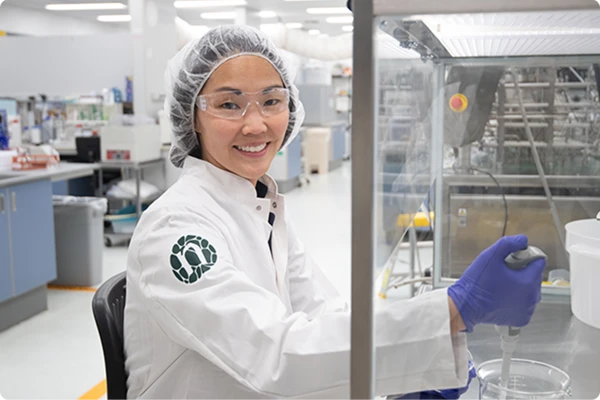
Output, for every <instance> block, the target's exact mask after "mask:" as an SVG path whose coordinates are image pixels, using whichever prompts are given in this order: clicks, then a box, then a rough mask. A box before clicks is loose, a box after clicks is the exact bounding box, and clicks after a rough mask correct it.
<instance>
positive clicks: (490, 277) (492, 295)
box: [448, 235, 546, 332]
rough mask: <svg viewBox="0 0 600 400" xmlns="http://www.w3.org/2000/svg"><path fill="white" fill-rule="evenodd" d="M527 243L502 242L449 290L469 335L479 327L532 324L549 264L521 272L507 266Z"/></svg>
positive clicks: (510, 238) (524, 239) (522, 238)
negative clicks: (543, 276) (485, 325)
mask: <svg viewBox="0 0 600 400" xmlns="http://www.w3.org/2000/svg"><path fill="white" fill-rule="evenodd" d="M527 242H528V240H527V236H525V235H517V236H506V237H503V238H501V239H500V240H498V241H497V242H496V243H495V244H494V245H492V246H491V247H489V248H488V249H487V250H485V251H484V252H483V253H481V254H480V255H479V256H478V257H477V258H476V259H475V261H473V263H472V264H471V265H470V266H469V268H467V270H466V271H465V273H464V274H463V276H462V277H461V278H460V279H459V280H458V281H457V282H456V283H455V284H454V285H452V286H450V287H449V288H448V295H449V296H450V297H451V298H452V300H453V301H454V303H455V304H456V308H457V309H458V311H459V313H460V316H461V317H462V319H463V322H464V323H465V326H466V327H467V331H468V332H471V331H473V327H474V326H475V325H477V324H493V325H500V326H515V327H522V326H525V325H527V324H528V323H529V321H530V320H531V317H532V316H533V312H534V311H535V307H536V305H537V303H539V301H540V299H541V288H542V273H543V271H544V269H545V267H546V260H545V259H540V260H536V261H534V262H532V263H531V264H529V265H528V266H527V267H525V268H524V269H522V270H520V271H514V270H511V269H509V268H508V267H507V266H506V263H505V262H504V259H505V258H506V257H507V256H508V255H510V254H511V253H514V252H516V251H519V250H525V249H526V248H527V245H528V244H527Z"/></svg>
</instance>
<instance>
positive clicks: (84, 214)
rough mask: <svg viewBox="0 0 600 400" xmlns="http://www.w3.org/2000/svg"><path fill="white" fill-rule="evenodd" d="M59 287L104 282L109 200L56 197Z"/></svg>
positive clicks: (55, 219)
mask: <svg viewBox="0 0 600 400" xmlns="http://www.w3.org/2000/svg"><path fill="white" fill-rule="evenodd" d="M52 203H53V205H54V240H55V243H56V269H57V271H56V276H57V278H56V280H55V281H54V282H52V283H54V284H57V285H74V286H94V285H97V284H99V283H101V281H102V259H103V250H104V214H105V213H106V209H107V206H108V204H107V203H108V202H107V200H106V199H103V198H97V197H75V196H53V197H52Z"/></svg>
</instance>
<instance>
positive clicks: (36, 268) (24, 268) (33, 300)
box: [0, 163, 97, 331]
mask: <svg viewBox="0 0 600 400" xmlns="http://www.w3.org/2000/svg"><path fill="white" fill-rule="evenodd" d="M96 168H97V166H95V165H94V164H69V163H59V165H57V166H56V167H54V168H50V169H44V170H31V171H0V331H2V330H4V329H7V328H8V327H10V326H13V325H15V324H17V323H19V322H21V321H23V320H25V319H27V318H29V317H31V316H33V315H35V314H38V313H40V312H42V311H44V310H46V309H47V307H48V300H47V286H46V285H47V283H48V282H51V281H53V280H54V279H56V249H55V241H54V213H53V206H52V195H53V183H54V182H59V181H66V180H70V179H76V178H81V177H85V176H89V175H92V174H93V173H94V170H95V169H96Z"/></svg>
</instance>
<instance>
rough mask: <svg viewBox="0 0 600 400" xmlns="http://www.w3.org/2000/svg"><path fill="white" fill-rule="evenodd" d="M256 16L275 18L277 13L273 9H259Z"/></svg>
mask: <svg viewBox="0 0 600 400" xmlns="http://www.w3.org/2000/svg"><path fill="white" fill-rule="evenodd" d="M258 16H259V17H261V18H275V17H276V16H277V13H276V12H275V11H261V12H259V13H258Z"/></svg>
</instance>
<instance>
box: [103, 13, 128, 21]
mask: <svg viewBox="0 0 600 400" xmlns="http://www.w3.org/2000/svg"><path fill="white" fill-rule="evenodd" d="M97 19H98V21H100V22H129V21H131V15H127V14H125V15H98V18H97Z"/></svg>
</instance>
